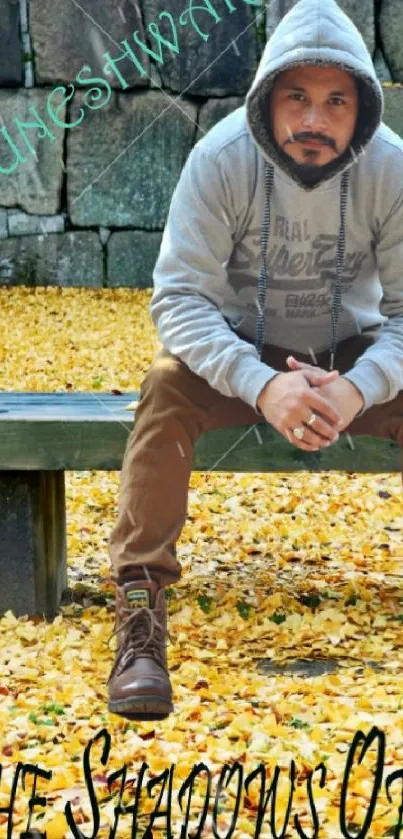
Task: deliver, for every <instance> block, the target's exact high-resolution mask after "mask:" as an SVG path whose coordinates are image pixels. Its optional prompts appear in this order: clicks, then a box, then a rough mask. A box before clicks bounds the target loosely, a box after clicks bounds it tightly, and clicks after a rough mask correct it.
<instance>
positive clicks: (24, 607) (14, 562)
mask: <svg viewBox="0 0 403 839" xmlns="http://www.w3.org/2000/svg"><path fill="white" fill-rule="evenodd" d="M66 587H67V551H66V498H65V485H64V472H63V471H62V470H58V471H54V472H51V471H45V470H44V471H32V472H29V471H25V470H20V471H15V472H14V471H4V470H0V614H4V613H5V612H6V611H7V610H8V609H11V610H12V612H13V613H14V615H15V616H16V617H20V616H22V615H45V616H46V617H47V618H50V619H51V618H53V617H55V614H56V613H57V610H58V607H59V604H60V599H61V595H62V592H63V590H64V589H65V588H66Z"/></svg>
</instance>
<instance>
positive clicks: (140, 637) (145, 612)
mask: <svg viewBox="0 0 403 839" xmlns="http://www.w3.org/2000/svg"><path fill="white" fill-rule="evenodd" d="M121 615H122V617H123V618H124V617H125V615H126V616H127V617H126V619H125V620H123V622H122V623H121V625H120V626H119V628H118V629H117V628H116V623H115V628H114V629H113V631H112V632H111V634H110V636H109V638H108V639H107V644H108V646H109V642H110V641H111V639H112V638H113V636H114V635H119V634H120V633H121V632H122V631H123V630H124V629H126V630H127V631H126V633H125V635H124V636H123V639H122V642H121V645H120V648H119V650H118V653H117V657H116V661H115V664H114V666H113V668H112V672H111V677H112V675H114V674H115V673H119V672H122V671H123V670H125V669H126V667H128V666H129V665H131V664H132V663H134V661H135V659H136V658H137V657H138V656H139V655H142V656H143V657H147V658H152V659H154V660H155V661H157V663H158V664H159V665H160V666H161V667H162V668H163V669H164V670H165V671H167V668H166V664H165V655H164V653H165V639H164V627H163V626H162V624H161V623H160V622H159V621H158V620H157V618H156V614H155V610H153V609H150V608H149V606H142V607H141V608H140V609H134V610H133V609H127V608H125V607H122V609H121ZM147 632H148V634H147ZM167 636H168V638H169V640H170V641H171V643H172V637H171V635H170V634H169V632H168V631H167ZM111 677H110V678H111Z"/></svg>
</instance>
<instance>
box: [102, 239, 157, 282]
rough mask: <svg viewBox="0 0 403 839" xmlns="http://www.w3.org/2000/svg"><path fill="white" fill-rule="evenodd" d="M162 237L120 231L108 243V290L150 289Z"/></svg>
mask: <svg viewBox="0 0 403 839" xmlns="http://www.w3.org/2000/svg"><path fill="white" fill-rule="evenodd" d="M161 241H162V233H145V232H143V231H142V230H133V231H132V230H123V231H122V232H117V233H112V236H111V238H110V240H109V242H108V272H107V285H108V287H116V286H133V288H153V271H154V266H155V263H156V261H157V257H158V254H159V250H160V246H161Z"/></svg>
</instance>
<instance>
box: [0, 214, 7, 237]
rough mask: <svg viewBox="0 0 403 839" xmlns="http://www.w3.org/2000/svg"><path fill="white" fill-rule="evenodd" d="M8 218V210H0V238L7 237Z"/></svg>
mask: <svg viewBox="0 0 403 839" xmlns="http://www.w3.org/2000/svg"><path fill="white" fill-rule="evenodd" d="M7 236H8V219H7V210H0V239H7Z"/></svg>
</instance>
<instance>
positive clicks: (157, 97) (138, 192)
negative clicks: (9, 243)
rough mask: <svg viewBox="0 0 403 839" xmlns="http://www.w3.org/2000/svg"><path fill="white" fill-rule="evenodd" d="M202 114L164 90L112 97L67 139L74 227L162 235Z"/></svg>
mask: <svg viewBox="0 0 403 839" xmlns="http://www.w3.org/2000/svg"><path fill="white" fill-rule="evenodd" d="M81 96H82V94H80V95H79V94H77V102H78V103H79V102H80V97H81ZM196 115H197V110H196V107H195V105H192V104H190V103H189V102H186V101H185V100H183V99H181V101H180V104H179V105H175V104H173V103H172V101H171V99H170V98H169V97H167V96H166V95H165V94H163V93H158V92H157V91H153V90H152V91H148V92H145V91H139V92H138V93H136V94H132V93H126V94H123V93H121V94H119V93H113V94H112V98H111V100H110V101H109V102H108V104H107V105H106V106H105V108H104V109H103V110H102V111H94V112H93V113H91V115H89V116H88V118H87V119H86V120H84V121H83V122H82V124H81V125H80V126H78V127H77V128H75V129H74V131H70V132H69V134H68V135H67V200H68V212H69V216H70V218H71V220H72V223H73V224H76V225H79V226H86V225H87V226H93V225H101V226H102V227H130V226H132V227H136V228H140V229H143V230H144V229H145V230H162V229H163V227H164V223H165V220H166V217H167V215H168V209H169V204H170V201H171V197H172V193H173V191H174V188H175V186H176V184H177V181H178V180H179V176H180V173H181V171H182V168H183V164H184V162H185V160H186V158H187V156H188V154H189V152H190V150H191V148H192V143H193V138H194V134H195V123H196ZM90 185H91V188H90V189H88V188H87V187H89V186H90Z"/></svg>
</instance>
